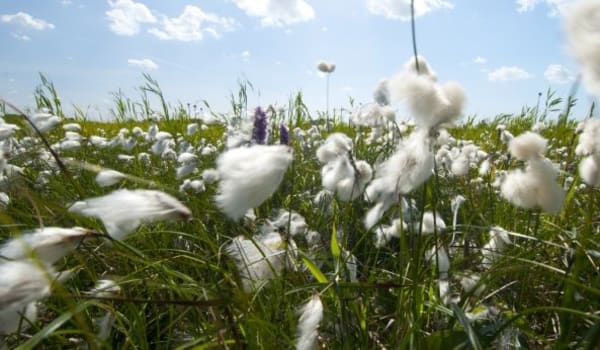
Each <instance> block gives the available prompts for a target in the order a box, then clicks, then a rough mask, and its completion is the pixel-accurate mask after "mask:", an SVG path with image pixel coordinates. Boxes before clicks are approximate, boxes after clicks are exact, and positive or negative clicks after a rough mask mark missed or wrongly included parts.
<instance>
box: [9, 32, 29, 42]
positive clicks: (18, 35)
mask: <svg viewBox="0 0 600 350" xmlns="http://www.w3.org/2000/svg"><path fill="white" fill-rule="evenodd" d="M10 35H11V36H12V37H13V38H15V39H17V40H22V41H30V40H31V38H30V37H29V36H28V35H25V34H21V33H10Z"/></svg>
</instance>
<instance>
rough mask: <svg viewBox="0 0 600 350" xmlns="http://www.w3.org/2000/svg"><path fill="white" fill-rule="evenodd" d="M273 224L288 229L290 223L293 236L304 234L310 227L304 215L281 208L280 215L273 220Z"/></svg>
mask: <svg viewBox="0 0 600 350" xmlns="http://www.w3.org/2000/svg"><path fill="white" fill-rule="evenodd" d="M272 224H273V226H274V227H277V228H280V229H286V230H287V228H288V225H289V227H290V232H289V234H290V235H291V236H296V235H299V234H303V233H305V232H306V230H307V229H308V225H307V224H306V220H305V219H304V217H303V216H302V215H300V214H298V213H296V212H291V213H290V212H289V211H284V210H280V212H279V215H278V216H277V219H276V220H275V221H273V222H272Z"/></svg>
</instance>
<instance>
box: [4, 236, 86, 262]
mask: <svg viewBox="0 0 600 350" xmlns="http://www.w3.org/2000/svg"><path fill="white" fill-rule="evenodd" d="M91 234H93V231H91V230H88V229H85V228H82V227H73V228H62V227H45V228H40V229H36V230H33V231H30V232H26V233H24V234H23V235H21V236H17V237H15V238H13V239H11V240H10V241H8V242H7V243H5V244H4V245H3V246H1V247H0V256H1V257H3V258H5V259H11V260H26V259H28V258H29V257H30V256H32V255H33V256H34V257H35V258H38V259H40V260H41V261H42V262H43V263H45V264H53V263H54V262H56V261H57V260H58V259H60V258H62V257H63V256H65V255H66V254H67V253H69V252H71V251H73V250H75V248H76V247H77V246H78V245H79V244H80V243H81V241H82V240H83V239H84V238H85V237H87V236H90V235H91Z"/></svg>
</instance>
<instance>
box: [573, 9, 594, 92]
mask: <svg viewBox="0 0 600 350" xmlns="http://www.w3.org/2000/svg"><path fill="white" fill-rule="evenodd" d="M565 31H566V34H567V42H568V45H569V48H570V49H571V53H572V54H573V55H574V56H575V58H576V59H577V60H578V61H579V64H580V65H581V72H582V77H583V82H584V84H585V86H586V87H587V89H588V90H589V91H590V92H591V93H592V94H595V95H597V96H600V2H598V1H597V0H580V1H577V2H576V3H575V4H573V6H571V7H570V8H569V12H568V13H567V15H566V16H565Z"/></svg>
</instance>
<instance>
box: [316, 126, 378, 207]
mask: <svg viewBox="0 0 600 350" xmlns="http://www.w3.org/2000/svg"><path fill="white" fill-rule="evenodd" d="M351 151H352V140H351V139H350V138H349V137H348V136H346V135H344V134H342V133H334V134H331V135H329V137H328V138H327V139H326V140H325V142H324V143H323V144H322V145H321V146H320V147H319V148H318V149H317V158H318V159H319V160H320V161H321V162H322V163H325V165H324V166H323V168H322V169H321V183H322V185H323V187H324V188H325V189H326V190H328V191H331V192H333V193H335V194H336V195H337V196H338V198H339V199H340V200H342V201H350V200H353V199H356V198H357V197H358V196H360V195H361V194H362V192H363V191H364V189H365V186H366V185H367V183H368V182H369V181H371V178H372V177H373V170H372V168H371V165H369V163H367V162H365V161H363V160H356V161H355V160H353V158H352V155H351Z"/></svg>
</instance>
